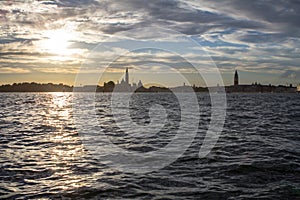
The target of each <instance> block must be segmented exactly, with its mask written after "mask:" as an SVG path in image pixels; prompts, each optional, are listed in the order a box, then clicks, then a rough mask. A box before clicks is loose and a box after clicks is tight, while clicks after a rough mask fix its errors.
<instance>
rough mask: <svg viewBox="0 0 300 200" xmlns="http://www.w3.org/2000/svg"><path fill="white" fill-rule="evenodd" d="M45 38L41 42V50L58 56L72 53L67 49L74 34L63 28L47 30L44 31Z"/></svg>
mask: <svg viewBox="0 0 300 200" xmlns="http://www.w3.org/2000/svg"><path fill="white" fill-rule="evenodd" d="M44 37H45V39H44V40H42V42H41V50H42V51H44V52H48V53H51V54H55V55H58V56H67V55H70V54H72V51H71V50H70V49H68V47H69V46H70V45H71V43H72V42H71V40H72V39H74V35H73V34H72V33H71V32H70V31H67V30H64V29H56V30H49V31H46V32H45V33H44Z"/></svg>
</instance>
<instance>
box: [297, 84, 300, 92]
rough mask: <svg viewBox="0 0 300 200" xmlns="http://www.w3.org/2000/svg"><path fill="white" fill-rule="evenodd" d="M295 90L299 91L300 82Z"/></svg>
mask: <svg viewBox="0 0 300 200" xmlns="http://www.w3.org/2000/svg"><path fill="white" fill-rule="evenodd" d="M297 92H300V84H299V85H298V86H297Z"/></svg>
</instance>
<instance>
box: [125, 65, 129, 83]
mask: <svg viewBox="0 0 300 200" xmlns="http://www.w3.org/2000/svg"><path fill="white" fill-rule="evenodd" d="M125 83H126V84H127V85H129V74H128V67H126V72H125Z"/></svg>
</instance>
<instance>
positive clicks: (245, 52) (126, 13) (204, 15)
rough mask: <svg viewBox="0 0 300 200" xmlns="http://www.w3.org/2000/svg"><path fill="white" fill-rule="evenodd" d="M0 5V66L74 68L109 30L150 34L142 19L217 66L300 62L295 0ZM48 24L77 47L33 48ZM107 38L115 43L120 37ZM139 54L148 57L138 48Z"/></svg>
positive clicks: (73, 0) (285, 67) (275, 67)
mask: <svg viewBox="0 0 300 200" xmlns="http://www.w3.org/2000/svg"><path fill="white" fill-rule="evenodd" d="M0 5H1V9H0V15H1V20H2V21H1V25H0V50H1V52H0V61H1V63H0V68H1V67H2V69H4V68H6V70H5V71H6V72H9V71H12V70H11V69H10V67H11V66H9V65H12V66H14V67H18V68H22V69H28V70H29V71H30V70H32V69H34V70H37V71H38V70H41V71H44V72H46V71H49V72H55V73H59V72H60V70H59V69H60V68H61V72H64V73H65V72H66V71H70V72H72V73H74V70H72V69H71V68H72V66H74V68H76V69H77V68H78V66H80V63H81V62H82V61H83V60H84V58H85V57H86V56H87V55H88V54H87V53H88V51H89V50H92V49H93V48H94V47H96V46H97V45H98V44H99V43H102V42H105V40H106V39H107V38H110V37H111V36H112V35H115V34H119V33H120V34H122V33H123V32H126V31H128V30H132V29H135V30H138V29H137V28H141V29H140V31H136V32H135V33H134V34H132V35H126V37H128V38H130V37H132V38H133V39H135V40H138V39H141V38H142V39H145V40H146V39H148V38H154V37H155V35H156V37H157V36H158V35H157V33H155V32H151V31H149V30H151V29H147V31H143V28H144V27H148V26H150V27H164V28H167V29H172V30H174V31H178V32H181V33H183V34H186V36H187V37H190V38H192V39H194V40H195V42H196V43H198V44H199V45H200V46H203V47H204V49H205V51H206V53H208V54H209V55H211V57H212V58H213V60H214V62H215V63H216V64H217V66H218V67H220V68H221V70H225V71H226V70H227V71H228V72H229V71H230V70H233V69H234V68H235V67H238V68H239V69H240V70H245V71H257V72H261V71H264V72H265V73H268V72H269V73H277V74H278V76H281V75H282V74H284V73H286V72H289V71H290V70H291V71H297V70H298V69H299V68H300V65H299V63H300V60H299V59H300V58H299V53H300V50H299V49H300V40H299V36H300V21H299V20H298V19H299V18H300V3H299V2H298V1H293V0H278V1H270V0H265V1H263V0H253V1H247V0H230V1H229V0H223V1H210V0H152V1H149V0H122V1H116V0H101V1H100V0H86V1H81V0H41V1H33V0H26V1H14V3H11V4H7V3H2V2H1V3H0ZM52 29H66V30H68V31H70V32H72V33H73V32H74V33H76V35H77V37H76V38H73V39H72V40H71V41H70V45H69V48H70V49H72V51H73V50H74V51H76V50H78V53H77V54H74V55H72V56H73V57H72V58H73V59H74V60H76V61H74V60H71V59H70V58H69V57H64V58H62V56H61V57H59V56H57V55H54V54H50V53H49V52H44V51H42V50H41V49H39V47H38V43H39V42H40V41H43V40H45V39H46V37H45V32H47V31H48V30H52ZM171 36H172V35H170V37H169V39H170V40H173V39H174V38H175V37H174V38H172V37H171ZM158 37H160V36H158ZM156 39H157V38H156ZM115 42H116V43H115V44H116V47H118V45H119V44H120V43H117V41H115ZM177 42H178V41H177ZM120 48H122V47H120ZM172 48H178V45H177V46H175V45H174V47H172ZM105 53H106V54H102V55H99V57H98V58H97V59H95V60H94V62H91V63H98V64H99V63H105V62H106V60H105V55H108V54H109V53H113V52H105ZM189 53H190V52H186V53H185V56H189V58H190V59H193V60H194V61H195V62H196V61H197V62H198V63H201V64H204V63H205V62H207V61H206V60H201V59H203V58H202V57H201V56H197V55H195V54H194V55H192V54H189ZM188 54H189V55H188ZM136 56H138V54H137V55H136ZM139 56H140V58H149V57H147V55H145V54H143V55H142V54H141V55H139ZM140 58H139V57H138V58H130V59H129V58H127V60H123V61H122V62H119V63H118V65H116V67H122V65H125V64H128V65H130V66H137V67H138V65H141V64H143V61H142V59H140ZM55 59H57V60H55ZM156 59H157V60H156V62H157V64H159V63H160V64H168V65H176V67H179V68H180V67H183V66H184V64H183V62H181V61H179V60H178V59H175V58H174V57H172V56H168V55H164V56H161V57H156ZM197 59H198V60H197ZM153 61H154V59H153ZM49 62H50V63H51V64H49ZM47 63H48V64H47ZM46 67H49V69H48V70H46ZM96 67H99V65H98V66H96ZM12 68H13V67H12ZM296 77H297V78H299V76H296Z"/></svg>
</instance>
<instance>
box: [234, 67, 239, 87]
mask: <svg viewBox="0 0 300 200" xmlns="http://www.w3.org/2000/svg"><path fill="white" fill-rule="evenodd" d="M234 85H239V75H238V72H237V70H235V74H234Z"/></svg>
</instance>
